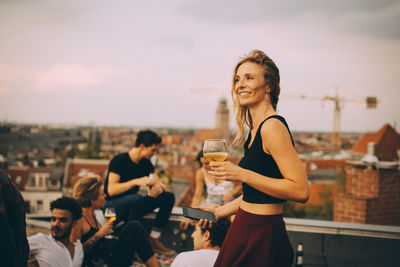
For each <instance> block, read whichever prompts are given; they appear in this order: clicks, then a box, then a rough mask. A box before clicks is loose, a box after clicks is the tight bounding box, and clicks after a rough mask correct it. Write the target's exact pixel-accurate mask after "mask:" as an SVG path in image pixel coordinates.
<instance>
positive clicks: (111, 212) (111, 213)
mask: <svg viewBox="0 0 400 267" xmlns="http://www.w3.org/2000/svg"><path fill="white" fill-rule="evenodd" d="M104 218H105V219H106V220H107V221H108V222H114V221H115V220H116V219H117V214H116V213H115V208H106V209H105V210H104ZM105 238H108V239H113V238H115V236H113V235H112V234H110V235H107V236H105Z"/></svg>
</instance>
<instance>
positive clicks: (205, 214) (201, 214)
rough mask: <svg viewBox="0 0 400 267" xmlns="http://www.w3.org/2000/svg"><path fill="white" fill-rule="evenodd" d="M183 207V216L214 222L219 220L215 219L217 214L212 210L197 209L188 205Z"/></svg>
mask: <svg viewBox="0 0 400 267" xmlns="http://www.w3.org/2000/svg"><path fill="white" fill-rule="evenodd" d="M182 209H183V216H185V217H187V218H190V219H194V220H200V219H207V220H209V221H211V222H213V223H216V222H217V220H216V219H215V215H214V213H212V212H209V211H205V210H200V209H195V208H191V207H188V206H184V207H182Z"/></svg>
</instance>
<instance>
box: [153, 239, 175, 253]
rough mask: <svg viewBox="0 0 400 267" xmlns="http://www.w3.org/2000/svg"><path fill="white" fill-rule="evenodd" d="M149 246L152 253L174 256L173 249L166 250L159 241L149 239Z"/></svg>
mask: <svg viewBox="0 0 400 267" xmlns="http://www.w3.org/2000/svg"><path fill="white" fill-rule="evenodd" d="M149 241H150V245H151V247H152V248H153V250H154V252H157V253H159V254H164V255H175V254H176V251H175V250H173V249H169V248H166V247H165V246H164V245H163V243H161V241H160V239H157V238H152V237H149Z"/></svg>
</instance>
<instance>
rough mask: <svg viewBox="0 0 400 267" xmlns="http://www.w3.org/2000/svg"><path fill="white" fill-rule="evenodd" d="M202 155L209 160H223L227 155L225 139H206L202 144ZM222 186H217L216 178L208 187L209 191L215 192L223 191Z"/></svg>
mask: <svg viewBox="0 0 400 267" xmlns="http://www.w3.org/2000/svg"><path fill="white" fill-rule="evenodd" d="M203 156H204V158H205V159H206V160H208V161H209V162H213V161H224V160H225V159H226V158H227V157H228V146H227V144H226V141H225V139H207V140H206V141H205V142H204V146H203ZM223 190H224V188H223V187H222V186H219V185H218V183H217V180H215V184H214V186H213V187H211V188H210V191H213V192H215V193H218V192H221V191H223Z"/></svg>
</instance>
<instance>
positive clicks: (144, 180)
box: [131, 176, 155, 186]
mask: <svg viewBox="0 0 400 267" xmlns="http://www.w3.org/2000/svg"><path fill="white" fill-rule="evenodd" d="M131 181H132V183H133V184H134V185H135V186H141V185H143V186H153V185H154V183H155V182H154V179H151V178H150V177H148V176H146V177H143V178H139V179H133V180H131Z"/></svg>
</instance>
